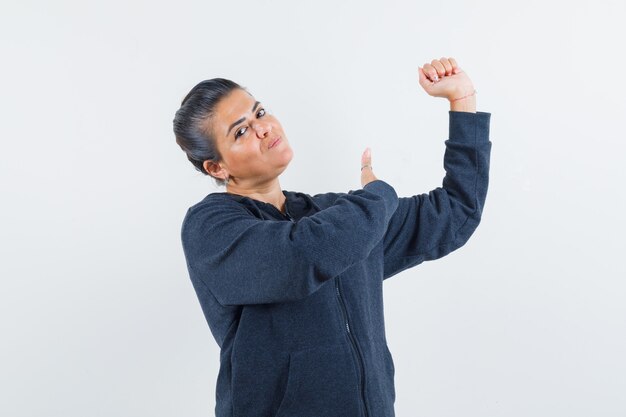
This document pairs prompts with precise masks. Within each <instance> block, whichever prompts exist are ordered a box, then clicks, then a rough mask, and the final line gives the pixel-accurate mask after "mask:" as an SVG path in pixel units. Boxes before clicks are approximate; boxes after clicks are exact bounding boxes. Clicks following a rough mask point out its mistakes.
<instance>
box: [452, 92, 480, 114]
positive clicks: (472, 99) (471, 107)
mask: <svg viewBox="0 0 626 417" xmlns="http://www.w3.org/2000/svg"><path fill="white" fill-rule="evenodd" d="M450 110H452V111H464V112H469V113H476V95H473V96H469V97H466V98H462V99H460V100H456V101H452V100H451V101H450Z"/></svg>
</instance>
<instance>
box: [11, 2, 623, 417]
mask: <svg viewBox="0 0 626 417" xmlns="http://www.w3.org/2000/svg"><path fill="white" fill-rule="evenodd" d="M625 18H626V6H625V4H624V2H622V1H619V0H614V1H606V0H604V1H593V2H592V1H567V2H566V1H552V2H546V1H538V0H531V1H525V2H515V3H512V2H499V1H473V2H461V1H447V2H409V1H388V0H387V1H385V2H382V1H365V2H364V1H356V0H352V1H343V2H337V1H329V0H317V1H315V2H296V1H287V0H283V1H237V2H227V1H220V2H214V1H198V2H190V1H182V2H152V1H119V0H115V1H111V0H108V1H99V2H96V1H94V2H89V1H72V0H59V1H56V2H45V1H28V0H26V1H24V0H19V1H18V0H3V1H2V4H1V12H0V35H1V37H0V47H1V50H0V52H1V59H2V65H1V66H0V73H1V77H0V97H1V98H0V117H1V121H2V122H1V123H0V138H1V140H2V148H1V149H2V150H1V152H0V180H1V199H2V204H1V206H0V207H1V216H0V222H1V223H0V226H1V236H2V240H1V244H2V247H1V251H0V254H1V256H2V260H1V262H0V275H1V281H0V282H1V287H0V337H1V343H0V392H1V394H0V415H2V416H12V417H27V416H28V417H30V416H42V417H43V416H45V417H50V416H59V417H61V416H62V417H73V416H76V417H79V416H80V417H84V416H107V417H108V416H133V417H135V416H150V417H161V416H189V417H191V416H207V415H214V410H213V408H214V406H215V381H216V378H217V372H218V365H219V349H218V346H217V344H216V342H215V340H214V339H213V338H212V336H211V333H210V331H209V328H208V325H207V323H206V322H205V319H204V316H203V315H202V311H201V308H200V305H199V303H198V300H197V298H196V295H195V293H194V290H193V287H192V285H191V282H190V280H189V276H188V273H187V270H186V265H185V260H184V256H183V252H182V247H181V242H180V226H181V222H182V219H183V216H184V214H185V212H186V210H187V208H188V207H189V206H191V205H192V204H195V203H196V202H198V201H199V200H201V199H202V198H203V197H204V196H205V195H206V194H208V193H210V192H214V191H223V189H220V188H217V186H215V185H214V183H213V181H212V180H210V179H209V178H208V177H206V176H204V175H202V174H201V173H199V172H197V171H195V170H194V168H193V166H192V165H191V164H190V163H189V162H188V161H187V159H186V157H185V155H184V153H183V152H182V151H181V149H180V148H179V147H178V146H177V145H176V143H175V140H174V135H173V132H172V119H173V117H174V113H175V111H176V110H177V109H178V107H179V105H180V101H181V99H182V98H183V97H184V96H185V95H186V93H187V92H188V91H189V89H191V87H193V86H194V85H195V84H196V83H197V82H199V81H201V80H204V79H209V78H214V77H224V78H229V79H232V80H234V81H236V82H238V83H240V84H241V85H243V86H245V87H247V88H248V89H249V91H250V92H251V93H252V94H253V95H254V96H255V97H256V98H257V99H260V100H262V101H263V102H264V104H266V105H267V106H268V107H269V108H270V109H271V110H272V111H273V113H274V114H276V115H277V117H278V118H279V120H280V121H281V123H282V125H283V127H284V128H285V132H286V134H287V135H288V138H289V141H290V143H291V146H292V148H293V149H294V158H293V160H292V161H291V164H290V165H289V167H288V168H287V170H286V171H285V172H284V173H283V175H282V176H281V177H280V182H281V185H282V187H283V189H286V190H293V191H301V192H306V193H309V194H313V193H319V192H329V191H335V192H347V191H348V190H353V189H358V188H360V175H359V174H360V171H359V167H360V157H361V153H362V151H363V150H364V149H365V148H366V147H367V146H370V147H371V148H372V163H373V166H374V169H375V173H376V175H377V176H378V178H380V179H383V180H385V181H387V182H388V183H389V184H391V185H393V186H394V187H395V189H396V191H397V193H398V195H400V196H410V195H414V194H419V193H425V192H428V191H429V190H431V189H433V188H435V187H438V186H440V185H441V180H442V178H443V175H444V170H443V153H444V150H445V145H444V141H445V140H446V139H447V138H448V110H449V105H448V102H447V101H446V100H445V99H442V98H434V97H430V96H428V95H427V94H426V93H425V91H424V90H423V89H422V88H421V87H420V85H419V83H418V66H423V65H424V64H425V63H429V62H430V61H431V60H433V59H439V58H441V57H444V56H445V57H454V58H455V59H456V60H457V61H458V63H459V65H460V67H461V68H463V69H464V70H465V71H466V72H467V74H468V75H469V77H470V78H471V80H472V81H473V82H474V86H475V87H476V90H477V91H478V93H477V110H479V111H484V112H490V113H491V114H492V116H491V136H490V138H491V141H492V143H493V148H492V154H491V171H490V186H489V192H488V196H487V202H486V205H485V209H484V213H483V218H482V222H481V224H480V226H479V227H478V229H477V230H476V232H475V233H474V235H473V236H472V238H471V239H470V241H469V242H468V243H467V244H466V245H465V246H463V247H462V248H460V249H458V250H457V251H455V252H453V253H451V254H450V255H448V256H446V257H444V258H442V259H439V260H437V261H434V262H425V263H423V264H421V265H419V266H417V267H415V268H412V269H410V270H407V271H404V272H402V273H401V274H399V275H396V276H394V277H393V278H391V279H390V280H388V281H386V282H385V285H384V291H385V295H384V297H385V299H384V301H385V316H386V326H387V339H388V342H389V346H390V350H391V352H392V354H393V357H394V361H395V366H396V393H397V398H396V404H395V405H396V415H398V416H399V417H409V416H428V417H444V416H446V417H447V416H455V417H456V416H461V415H462V416H466V417H470V416H472V417H474V416H475V417H479V416H480V417H495V416H507V417H527V416H550V417H553V416H568V417H574V416H576V417H578V416H580V417H583V416H584V417H588V416H616V417H617V416H620V417H623V416H625V415H626V397H625V396H624V394H625V393H626V355H625V352H626V334H625V332H626V303H625V301H626V268H625V266H624V260H625V255H624V249H625V247H626V245H625V243H624V236H625V232H626V230H625V229H626V228H625V221H624V212H625V209H626V207H625V206H626V205H625V197H624V180H626V174H625V169H624V164H625V162H626V158H625V155H624V151H625V145H624V142H625V140H626V135H625V134H624V115H625V114H626V112H625V110H626V109H625V104H624V103H625V100H626V89H625V87H624V76H623V75H622V74H623V72H624V64H625V63H626V59H625V57H624V48H623V43H622V42H621V41H620V39H624V36H625V35H626V30H624V26H623V22H624V19H625ZM373 417H376V416H373Z"/></svg>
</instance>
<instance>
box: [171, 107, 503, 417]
mask: <svg viewBox="0 0 626 417" xmlns="http://www.w3.org/2000/svg"><path fill="white" fill-rule="evenodd" d="M490 117H491V113H485V112H476V113H469V112H456V111H449V139H448V140H446V141H445V146H446V149H445V154H444V160H443V165H444V169H445V171H446V173H445V176H444V178H443V184H442V186H441V187H437V188H435V189H434V190H432V191H430V192H428V193H424V194H419V195H414V196H411V197H400V198H399V197H398V196H397V194H396V192H395V190H394V189H393V187H392V186H391V185H389V184H387V183H386V182H385V181H383V180H375V181H372V182H370V183H368V184H367V185H365V186H364V187H363V188H362V189H358V190H352V191H349V192H347V193H323V194H316V195H313V196H310V195H308V194H305V193H301V192H295V191H286V190H283V191H282V192H283V194H284V195H285V197H286V203H285V210H286V214H283V213H282V212H281V211H280V210H278V209H277V208H276V207H275V206H273V205H272V204H269V203H265V202H262V201H259V200H255V199H252V198H250V197H246V196H241V195H237V194H232V193H226V192H214V193H211V194H209V195H207V196H206V197H204V199H202V200H201V201H200V202H198V203H197V204H195V205H193V206H191V207H190V208H189V209H188V211H187V213H186V215H185V218H184V220H183V224H182V227H181V237H182V244H183V250H184V255H185V258H186V262H187V267H188V271H189V275H190V278H191V281H192V284H193V287H194V290H195V292H196V294H197V297H198V300H199V301H200V305H201V307H202V311H203V313H204V316H205V318H206V320H207V322H208V325H209V328H210V330H211V333H212V335H213V337H214V338H215V340H216V342H217V344H218V345H219V347H220V369H219V373H218V375H217V383H216V397H215V398H216V406H215V414H216V417H392V416H394V415H395V414H394V402H395V386H394V374H395V368H394V362H393V359H392V356H391V353H390V351H389V348H388V346H387V339H386V336H385V323H384V315H383V281H384V280H385V279H387V278H390V277H392V276H394V275H396V274H398V273H399V272H401V271H404V270H406V269H408V268H411V267H413V266H416V265H418V264H420V263H421V262H423V261H429V260H434V259H438V258H441V257H442V256H445V255H447V254H448V253H450V252H452V251H454V250H455V249H458V248H459V247H461V246H462V245H464V244H465V242H467V240H468V239H469V237H470V236H471V235H472V233H473V232H474V230H475V229H476V227H477V226H478V224H479V222H480V218H481V214H482V211H483V207H484V204H485V198H486V195H487V188H488V180H489V177H488V173H489V160H490V153H491V142H490V141H489V123H490Z"/></svg>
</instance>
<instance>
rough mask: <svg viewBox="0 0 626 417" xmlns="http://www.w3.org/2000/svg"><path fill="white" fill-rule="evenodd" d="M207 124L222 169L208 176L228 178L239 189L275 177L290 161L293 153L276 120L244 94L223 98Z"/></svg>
mask: <svg viewBox="0 0 626 417" xmlns="http://www.w3.org/2000/svg"><path fill="white" fill-rule="evenodd" d="M210 123H211V128H212V133H213V137H214V138H215V141H216V145H217V148H218V150H219V152H220V154H221V156H222V161H220V162H219V165H220V166H221V169H220V166H214V168H213V169H212V171H213V172H211V174H212V175H214V176H216V177H221V178H224V179H225V178H227V177H228V175H230V176H231V177H234V179H235V181H236V182H237V183H239V184H240V185H243V184H248V185H254V184H258V183H262V182H267V181H269V180H273V179H274V178H276V177H278V175H280V174H281V173H282V172H283V171H284V170H285V169H286V168H287V165H288V164H289V162H290V161H291V158H292V156H293V151H292V149H291V147H290V146H289V142H288V141H287V137H286V136H285V132H283V128H282V126H281V125H280V123H279V122H278V119H276V117H274V116H273V115H272V114H270V113H269V112H267V111H266V110H265V107H264V106H263V104H262V103H259V102H257V101H256V100H255V99H254V97H252V96H251V95H250V94H249V93H248V92H247V91H245V90H242V89H235V90H233V91H231V92H230V93H229V94H228V95H227V96H225V97H224V98H222V100H220V102H219V103H218V105H217V106H216V109H215V113H214V115H213V117H212V119H211V122H210ZM276 139H278V142H276V143H274V142H275V140H276ZM270 146H271V147H270Z"/></svg>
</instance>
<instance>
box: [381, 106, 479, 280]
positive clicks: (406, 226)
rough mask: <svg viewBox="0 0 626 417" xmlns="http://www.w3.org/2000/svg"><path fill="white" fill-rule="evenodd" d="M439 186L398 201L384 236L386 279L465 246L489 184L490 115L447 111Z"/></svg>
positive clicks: (476, 223) (477, 221) (474, 227)
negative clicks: (447, 132)
mask: <svg viewBox="0 0 626 417" xmlns="http://www.w3.org/2000/svg"><path fill="white" fill-rule="evenodd" d="M449 117H450V135H449V139H448V140H446V141H445V145H446V151H445V154H444V160H443V164H444V169H445V171H446V174H445V176H444V178H443V184H442V186H441V187H437V188H435V189H434V190H432V191H430V192H429V193H425V194H419V195H414V196H412V197H401V198H399V201H398V208H397V210H396V211H395V213H394V215H393V216H392V218H391V221H390V222H389V226H388V228H387V232H386V233H385V236H384V253H385V270H384V279H386V278H389V277H391V276H393V275H395V274H397V273H398V272H401V271H403V270H405V269H407V268H410V267H413V266H415V265H418V264H420V263H421V262H423V261H429V260H433V259H438V258H441V257H442V256H445V255H447V254H448V253H450V252H452V251H454V250H455V249H458V248H459V247H461V246H463V245H464V244H465V243H466V242H467V240H468V239H469V238H470V236H471V235H472V233H473V232H474V230H475V229H476V227H477V226H478V224H479V223H480V219H481V216H482V212H483V207H484V205H485V199H486V196H487V188H488V185H489V160H490V153H491V142H490V141H489V122H490V118H491V113H485V112H476V113H467V112H454V111H450V112H449Z"/></svg>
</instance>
